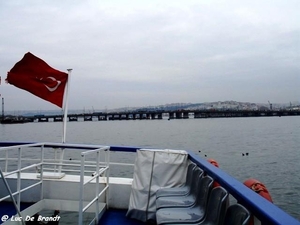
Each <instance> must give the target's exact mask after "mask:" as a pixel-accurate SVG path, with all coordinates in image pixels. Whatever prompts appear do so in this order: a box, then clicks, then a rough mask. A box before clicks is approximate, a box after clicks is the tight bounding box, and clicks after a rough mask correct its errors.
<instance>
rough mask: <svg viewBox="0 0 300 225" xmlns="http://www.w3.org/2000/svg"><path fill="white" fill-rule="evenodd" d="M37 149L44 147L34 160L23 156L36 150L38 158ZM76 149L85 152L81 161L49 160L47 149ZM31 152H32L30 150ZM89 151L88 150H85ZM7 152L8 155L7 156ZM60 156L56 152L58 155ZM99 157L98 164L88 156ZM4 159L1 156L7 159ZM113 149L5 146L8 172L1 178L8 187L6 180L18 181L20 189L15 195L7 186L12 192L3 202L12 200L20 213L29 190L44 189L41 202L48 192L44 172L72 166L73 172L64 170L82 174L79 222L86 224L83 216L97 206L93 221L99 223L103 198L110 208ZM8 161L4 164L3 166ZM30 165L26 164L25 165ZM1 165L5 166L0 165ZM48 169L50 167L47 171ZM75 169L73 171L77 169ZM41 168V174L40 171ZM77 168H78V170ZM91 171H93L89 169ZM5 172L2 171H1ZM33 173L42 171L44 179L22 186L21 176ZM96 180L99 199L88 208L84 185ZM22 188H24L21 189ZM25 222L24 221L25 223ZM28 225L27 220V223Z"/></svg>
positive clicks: (57, 170) (101, 147) (47, 144)
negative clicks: (22, 201) (103, 180)
mask: <svg viewBox="0 0 300 225" xmlns="http://www.w3.org/2000/svg"><path fill="white" fill-rule="evenodd" d="M37 147H38V148H40V154H39V157H38V158H35V159H32V158H30V157H28V156H27V158H26V157H23V155H25V154H23V153H24V152H25V153H26V151H25V149H26V148H35V149H34V155H37V154H36V152H37V150H36V149H37ZM64 147H66V149H73V150H74V149H75V150H79V151H81V155H80V156H81V160H72V162H70V160H63V159H62V158H59V159H55V157H53V158H50V159H49V158H45V148H51V149H52V148H61V149H63V148H64ZM26 150H28V149H26ZM84 150H85V151H84ZM12 151H16V152H15V153H14V156H10V155H9V154H10V152H12ZM55 152H56V151H55ZM3 153H4V154H3ZM100 153H104V155H105V161H101V160H100V159H101V158H100ZM55 154H56V153H55ZM93 154H94V155H96V157H94V158H93V160H94V159H95V160H94V161H91V160H86V156H91V155H93ZM3 155H4V157H2V158H1V156H3ZM109 160H110V159H109V147H107V146H96V145H93V146H90V145H76V144H75V145H68V144H55V143H36V144H26V145H18V146H10V147H1V148H0V163H1V162H2V165H4V172H3V173H2V171H1V174H0V175H1V177H0V178H2V179H3V180H4V183H5V184H7V182H6V179H7V177H10V178H11V177H14V178H16V190H15V191H14V192H11V190H10V187H9V186H7V190H8V192H9V194H8V195H6V196H1V198H0V202H1V201H3V200H6V199H9V198H12V201H13V202H14V203H15V206H16V211H17V212H18V213H19V212H20V210H19V209H20V204H21V194H22V193H23V192H24V191H27V190H29V189H31V188H34V187H36V186H38V185H39V186H40V200H42V199H43V197H44V196H43V192H44V184H43V181H44V172H45V171H51V172H59V173H60V172H61V168H62V167H68V168H69V169H64V170H62V171H64V172H66V171H67V172H69V173H72V174H74V173H75V174H77V175H78V174H80V196H79V209H80V210H79V220H80V221H81V222H80V223H79V224H82V219H83V213H84V212H85V211H86V210H87V209H88V208H89V207H91V206H92V205H93V204H95V207H96V208H95V218H94V219H93V221H98V219H99V218H98V215H99V213H100V212H99V198H100V197H101V196H102V195H103V194H106V196H105V201H106V204H107V207H108V205H109V204H108V188H109ZM3 162H4V163H3ZM10 162H12V163H11V164H13V165H14V168H13V169H11V167H10ZM24 164H26V165H24ZM0 166H1V164H0ZM46 166H47V168H46ZM74 167H75V169H71V168H74ZM37 168H38V171H36V170H37ZM76 168H77V169H76ZM88 168H89V169H88ZM0 169H1V168H0ZM28 170H31V172H32V170H33V171H34V172H38V173H39V174H40V179H39V180H38V181H37V182H35V183H34V184H31V185H27V186H26V187H22V186H21V184H22V177H21V174H22V173H24V172H26V171H28ZM87 173H89V177H90V175H91V174H92V177H91V178H88V179H87V177H85V174H87ZM102 175H103V176H106V183H105V187H104V189H102V190H101V191H100V184H99V178H100V176H102ZM92 181H95V183H96V185H95V197H94V198H93V199H92V200H91V201H90V202H89V203H88V204H87V205H85V206H83V204H84V186H85V185H86V184H88V183H91V182H92ZM21 187H22V188H21ZM102 198H103V197H102ZM21 222H22V221H21ZM23 222H24V221H23Z"/></svg>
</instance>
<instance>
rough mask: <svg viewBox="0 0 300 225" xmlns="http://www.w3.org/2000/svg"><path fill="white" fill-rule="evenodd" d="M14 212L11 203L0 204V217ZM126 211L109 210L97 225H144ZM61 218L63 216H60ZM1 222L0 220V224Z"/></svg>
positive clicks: (23, 205) (26, 204)
mask: <svg viewBox="0 0 300 225" xmlns="http://www.w3.org/2000/svg"><path fill="white" fill-rule="evenodd" d="M31 205H32V204H31V203H22V204H21V210H24V209H26V208H27V207H29V206H31ZM16 213H17V212H16V210H15V207H14V205H13V204H12V203H11V202H0V215H8V216H9V217H11V216H13V215H16ZM126 213H127V210H122V209H109V210H107V211H106V212H105V214H104V215H103V216H102V218H101V219H100V220H99V223H98V224H99V225H100V224H101V225H120V224H122V225H144V224H145V223H143V222H141V221H138V220H135V219H130V218H128V217H126ZM62 216H63V215H62ZM1 223H2V221H1V220H0V224H1ZM60 224H61V223H60ZM61 225H63V223H62V224H61Z"/></svg>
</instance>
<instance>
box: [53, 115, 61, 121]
mask: <svg viewBox="0 0 300 225" xmlns="http://www.w3.org/2000/svg"><path fill="white" fill-rule="evenodd" d="M53 121H54V122H62V121H63V116H56V117H54V118H53Z"/></svg>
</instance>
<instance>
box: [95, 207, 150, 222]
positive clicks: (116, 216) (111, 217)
mask: <svg viewBox="0 0 300 225" xmlns="http://www.w3.org/2000/svg"><path fill="white" fill-rule="evenodd" d="M126 213H127V210H119V209H109V210H108V211H106V212H105V214H104V216H103V217H102V218H101V220H100V221H99V223H98V224H99V225H120V224H122V225H145V224H146V223H143V222H141V221H138V220H135V219H130V218H128V217H126Z"/></svg>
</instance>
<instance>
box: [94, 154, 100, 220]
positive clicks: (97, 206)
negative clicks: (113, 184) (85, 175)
mask: <svg viewBox="0 0 300 225" xmlns="http://www.w3.org/2000/svg"><path fill="white" fill-rule="evenodd" d="M99 163H100V152H99V151H97V166H96V171H97V174H96V176H97V177H96V193H95V194H96V195H95V196H96V197H97V200H96V212H95V213H96V215H95V218H96V221H97V223H98V216H99V197H98V194H99V170H100V167H99Z"/></svg>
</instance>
